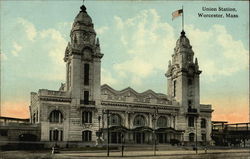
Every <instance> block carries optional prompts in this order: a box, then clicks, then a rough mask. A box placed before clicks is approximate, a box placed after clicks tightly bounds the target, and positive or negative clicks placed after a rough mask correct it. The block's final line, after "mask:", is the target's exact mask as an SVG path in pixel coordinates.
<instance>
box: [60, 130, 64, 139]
mask: <svg viewBox="0 0 250 159" xmlns="http://www.w3.org/2000/svg"><path fill="white" fill-rule="evenodd" d="M60 141H63V131H62V130H61V136H60Z"/></svg>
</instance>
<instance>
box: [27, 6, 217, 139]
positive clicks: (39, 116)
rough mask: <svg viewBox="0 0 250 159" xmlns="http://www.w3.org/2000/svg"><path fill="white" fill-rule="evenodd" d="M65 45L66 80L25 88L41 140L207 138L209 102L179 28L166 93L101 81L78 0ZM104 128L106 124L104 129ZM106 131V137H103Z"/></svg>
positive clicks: (91, 33)
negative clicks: (204, 99) (120, 87)
mask: <svg viewBox="0 0 250 159" xmlns="http://www.w3.org/2000/svg"><path fill="white" fill-rule="evenodd" d="M70 38H71V41H70V42H69V43H68V46H67V47H66V50H65V57H64V61H65V63H66V82H65V83H63V84H62V85H61V87H60V88H59V90H58V91H52V90H47V89H40V90H39V91H38V93H34V92H32V93H31V105H30V113H31V114H30V115H31V122H32V123H39V124H40V125H41V141H53V142H54V141H56V142H58V143H60V142H64V143H65V142H67V143H70V142H75V143H79V144H85V143H87V144H96V143H98V144H99V143H102V142H103V143H106V142H107V140H108V138H109V141H110V142H111V143H121V142H123V141H125V142H126V143H137V144H147V143H148V144H150V143H152V142H153V141H154V139H157V142H159V143H162V144H165V143H170V142H171V141H173V140H175V141H178V142H180V143H187V144H188V143H193V142H195V141H196V140H197V141H199V142H202V141H203V142H209V141H211V137H210V135H211V114H212V109H211V105H203V104H200V92H199V91H200V88H199V76H200V74H201V71H200V70H199V65H198V60H197V59H195V60H194V52H193V51H192V46H191V45H190V42H189V40H188V38H187V37H186V35H185V32H184V31H182V32H181V36H180V38H179V39H178V40H177V42H176V47H175V48H174V54H173V55H172V61H170V62H169V67H168V70H167V73H166V74H165V75H166V77H167V81H168V87H167V92H168V95H165V94H161V93H156V92H154V91H152V90H148V91H145V92H142V93H138V92H136V91H135V90H133V89H132V88H130V87H128V88H126V89H124V90H121V91H117V90H115V89H113V88H112V87H110V86H108V85H106V84H104V85H102V86H101V84H100V78H101V73H100V70H101V58H102V57H103V54H102V53H101V50H100V44H99V40H98V38H96V32H95V30H94V25H93V23H92V19H91V17H90V16H89V15H88V14H87V11H86V8H85V6H84V5H83V6H82V7H81V11H80V12H79V13H78V15H77V16H76V18H75V20H74V23H73V26H72V30H71V33H70ZM107 128H109V129H107ZM108 134H109V137H108Z"/></svg>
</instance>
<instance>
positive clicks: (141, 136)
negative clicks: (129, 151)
mask: <svg viewBox="0 0 250 159" xmlns="http://www.w3.org/2000/svg"><path fill="white" fill-rule="evenodd" d="M134 141H135V143H136V144H143V143H144V142H145V133H144V132H135V133H134Z"/></svg>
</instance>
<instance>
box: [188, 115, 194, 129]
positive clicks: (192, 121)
mask: <svg viewBox="0 0 250 159" xmlns="http://www.w3.org/2000/svg"><path fill="white" fill-rule="evenodd" d="M188 126H189V127H194V117H193V116H190V117H188Z"/></svg>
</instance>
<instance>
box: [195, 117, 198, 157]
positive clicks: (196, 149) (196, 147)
mask: <svg viewBox="0 0 250 159" xmlns="http://www.w3.org/2000/svg"><path fill="white" fill-rule="evenodd" d="M197 120H198V117H196V122H195V131H196V133H195V152H196V154H198V143H197V142H198V141H197Z"/></svg>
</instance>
